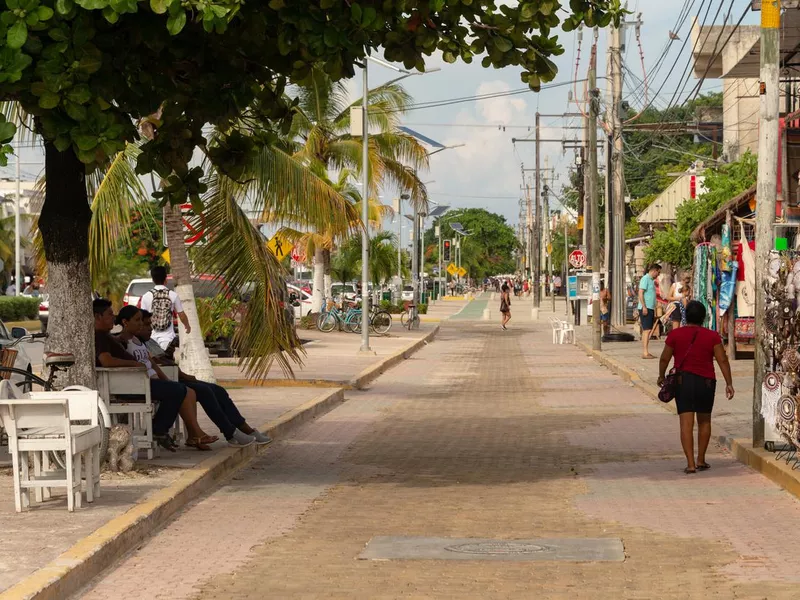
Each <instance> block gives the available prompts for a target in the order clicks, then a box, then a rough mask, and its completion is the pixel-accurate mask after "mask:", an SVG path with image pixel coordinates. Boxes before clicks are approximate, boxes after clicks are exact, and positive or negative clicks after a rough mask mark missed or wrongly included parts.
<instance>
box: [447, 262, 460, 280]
mask: <svg viewBox="0 0 800 600" xmlns="http://www.w3.org/2000/svg"><path fill="white" fill-rule="evenodd" d="M447 272H448V273H450V275H452V276H453V277H455V276H456V273H458V267H457V266H455V265H454V264H453V263H450V264H449V265H447Z"/></svg>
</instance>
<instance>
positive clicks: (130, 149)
mask: <svg viewBox="0 0 800 600" xmlns="http://www.w3.org/2000/svg"><path fill="white" fill-rule="evenodd" d="M138 153H139V149H138V148H137V147H136V146H135V145H134V144H128V145H127V147H126V148H125V150H124V151H122V152H119V153H118V154H117V155H116V156H115V157H114V159H113V160H112V161H111V164H110V165H109V167H108V169H106V170H105V173H103V174H102V176H101V177H100V178H99V179H97V180H87V188H88V190H87V191H88V192H89V194H90V195H91V197H92V221H91V224H90V225H89V269H90V271H91V272H92V273H93V274H98V275H99V274H100V273H105V272H107V271H108V266H109V264H110V263H111V261H112V260H113V257H114V254H115V253H116V252H117V251H118V249H119V247H120V244H127V245H130V226H131V215H132V214H133V212H134V209H135V208H138V209H139V210H140V211H149V210H152V206H153V205H152V203H151V202H149V197H148V195H147V192H146V191H145V189H144V186H143V185H142V182H141V181H140V180H139V177H138V176H137V175H136V172H135V170H134V162H135V160H136V156H137V155H138Z"/></svg>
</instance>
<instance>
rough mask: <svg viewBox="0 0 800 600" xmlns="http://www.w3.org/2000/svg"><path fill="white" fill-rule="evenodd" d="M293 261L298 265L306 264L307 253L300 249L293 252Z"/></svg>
mask: <svg viewBox="0 0 800 600" xmlns="http://www.w3.org/2000/svg"><path fill="white" fill-rule="evenodd" d="M292 260H293V261H294V262H296V263H304V262H306V253H305V251H302V250H300V249H298V248H294V249H293V250H292Z"/></svg>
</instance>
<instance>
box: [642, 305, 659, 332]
mask: <svg viewBox="0 0 800 600" xmlns="http://www.w3.org/2000/svg"><path fill="white" fill-rule="evenodd" d="M655 322H656V314H655V311H654V310H653V309H651V308H648V309H647V314H644V312H643V309H642V310H640V311H639V324H640V325H641V326H642V331H650V330H651V329H652V328H653V325H654V324H655Z"/></svg>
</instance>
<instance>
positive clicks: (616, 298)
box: [606, 23, 639, 328]
mask: <svg viewBox="0 0 800 600" xmlns="http://www.w3.org/2000/svg"><path fill="white" fill-rule="evenodd" d="M636 26H637V27H638V26H639V25H638V23H637V25H636ZM610 46H611V47H610V51H611V147H610V148H609V150H611V167H612V169H611V171H608V172H607V174H606V177H607V178H610V179H611V200H612V203H611V205H610V208H611V216H612V218H611V219H610V220H609V221H610V223H609V224H610V225H611V235H612V237H611V262H610V263H609V264H607V265H606V266H607V267H610V269H609V274H610V277H608V278H607V279H606V287H607V288H608V290H609V291H610V292H611V298H612V302H611V315H610V316H611V323H612V325H614V326H615V327H620V328H621V327H624V326H625V302H624V300H625V173H624V169H623V161H622V151H623V149H622V117H621V115H620V112H621V111H622V48H621V41H620V29H619V28H618V27H612V28H611V45H610ZM606 205H608V198H606Z"/></svg>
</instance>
